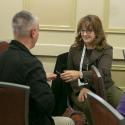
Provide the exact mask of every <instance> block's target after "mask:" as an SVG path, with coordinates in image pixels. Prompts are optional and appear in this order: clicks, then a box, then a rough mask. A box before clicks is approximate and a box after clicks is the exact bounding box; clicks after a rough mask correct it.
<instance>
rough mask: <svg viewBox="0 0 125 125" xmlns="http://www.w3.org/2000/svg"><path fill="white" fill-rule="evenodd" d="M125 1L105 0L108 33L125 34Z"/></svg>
mask: <svg viewBox="0 0 125 125" xmlns="http://www.w3.org/2000/svg"><path fill="white" fill-rule="evenodd" d="M124 5H125V0H120V1H119V0H105V18H106V19H105V22H106V31H107V32H112V33H113V32H114V33H125V16H123V15H124Z"/></svg>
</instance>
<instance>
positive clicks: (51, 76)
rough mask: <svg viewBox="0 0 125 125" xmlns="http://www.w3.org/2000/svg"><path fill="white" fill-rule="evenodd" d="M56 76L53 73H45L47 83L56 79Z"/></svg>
mask: <svg viewBox="0 0 125 125" xmlns="http://www.w3.org/2000/svg"><path fill="white" fill-rule="evenodd" d="M56 76H57V75H56V74H54V73H46V77H47V80H48V81H51V80H54V79H55V78H56Z"/></svg>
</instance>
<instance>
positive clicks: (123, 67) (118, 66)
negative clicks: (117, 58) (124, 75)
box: [112, 65, 125, 71]
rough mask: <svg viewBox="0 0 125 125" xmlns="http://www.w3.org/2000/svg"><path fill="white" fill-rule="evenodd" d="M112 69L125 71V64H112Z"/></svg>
mask: <svg viewBox="0 0 125 125" xmlns="http://www.w3.org/2000/svg"><path fill="white" fill-rule="evenodd" d="M112 71H125V65H112Z"/></svg>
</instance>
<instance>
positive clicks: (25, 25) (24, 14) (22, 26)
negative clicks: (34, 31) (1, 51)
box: [12, 10, 37, 36]
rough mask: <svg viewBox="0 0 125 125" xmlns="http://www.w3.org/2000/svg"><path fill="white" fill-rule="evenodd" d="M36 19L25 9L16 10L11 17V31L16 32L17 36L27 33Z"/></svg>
mask: <svg viewBox="0 0 125 125" xmlns="http://www.w3.org/2000/svg"><path fill="white" fill-rule="evenodd" d="M36 20H37V18H36V17H34V16H33V15H32V13H30V12H28V11H26V10H23V11H20V12H18V13H17V14H16V15H15V16H14V17H13V19H12V28H13V32H14V33H18V35H19V36H27V35H29V31H30V29H31V28H32V26H33V25H34V24H35V23H36Z"/></svg>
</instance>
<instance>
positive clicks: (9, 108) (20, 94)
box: [0, 82, 29, 125]
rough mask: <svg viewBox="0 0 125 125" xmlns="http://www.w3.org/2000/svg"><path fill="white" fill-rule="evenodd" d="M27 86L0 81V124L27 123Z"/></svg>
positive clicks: (25, 124)
mask: <svg viewBox="0 0 125 125" xmlns="http://www.w3.org/2000/svg"><path fill="white" fill-rule="evenodd" d="M28 105H29V87H28V86H24V85H19V84H15V83H7V82H0V125H28Z"/></svg>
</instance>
